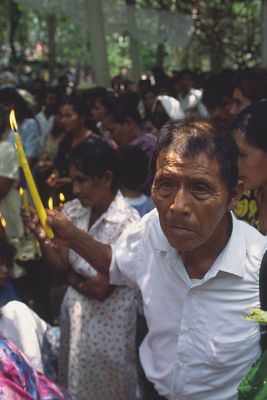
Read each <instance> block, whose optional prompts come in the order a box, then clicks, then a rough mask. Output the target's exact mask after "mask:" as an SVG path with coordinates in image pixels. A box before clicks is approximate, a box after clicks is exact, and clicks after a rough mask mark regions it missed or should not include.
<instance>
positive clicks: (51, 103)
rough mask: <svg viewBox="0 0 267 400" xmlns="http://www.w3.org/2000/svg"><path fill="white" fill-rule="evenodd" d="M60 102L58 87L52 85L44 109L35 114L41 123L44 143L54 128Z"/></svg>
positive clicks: (47, 93) (48, 89)
mask: <svg viewBox="0 0 267 400" xmlns="http://www.w3.org/2000/svg"><path fill="white" fill-rule="evenodd" d="M58 102H59V99H58V95H57V92H56V89H55V88H52V87H51V88H47V89H46V94H45V99H44V104H43V106H42V109H41V111H39V113H38V114H37V115H36V116H35V119H36V121H37V122H38V124H39V128H40V132H41V141H42V144H44V141H45V139H46V137H47V135H48V134H49V133H50V132H51V131H52V128H53V126H54V120H55V114H56V112H57V107H58Z"/></svg>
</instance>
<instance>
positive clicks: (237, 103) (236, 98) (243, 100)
mask: <svg viewBox="0 0 267 400" xmlns="http://www.w3.org/2000/svg"><path fill="white" fill-rule="evenodd" d="M251 103H252V102H251V99H249V98H248V97H246V96H245V95H244V94H243V92H242V90H241V89H240V88H239V87H236V88H235V89H234V93H233V99H232V104H231V107H230V114H231V115H234V116H236V115H237V114H239V113H240V112H241V111H242V110H244V109H245V108H246V107H248V106H249V105H250V104H251Z"/></svg>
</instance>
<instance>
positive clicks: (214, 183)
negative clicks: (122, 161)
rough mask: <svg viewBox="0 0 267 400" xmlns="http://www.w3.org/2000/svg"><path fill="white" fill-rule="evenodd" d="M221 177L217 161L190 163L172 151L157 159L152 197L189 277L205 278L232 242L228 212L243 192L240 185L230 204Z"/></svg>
mask: <svg viewBox="0 0 267 400" xmlns="http://www.w3.org/2000/svg"><path fill="white" fill-rule="evenodd" d="M220 175H221V174H220V169H219V165H218V163H217V161H216V160H215V159H214V158H209V157H207V156H206V155H204V154H201V155H199V156H196V157H195V158H194V159H192V160H191V159H190V160H187V159H184V158H183V157H182V156H181V155H180V154H179V153H177V152H176V151H174V150H172V149H170V150H165V151H162V153H161V155H160V157H159V159H158V163H157V172H156V176H155V179H154V183H153V186H152V197H153V200H154V203H155V205H156V207H157V209H158V212H159V218H160V224H161V228H162V230H163V232H164V233H165V235H166V237H167V239H168V241H169V243H170V244H171V245H172V246H173V247H174V248H175V249H177V250H178V251H179V253H180V254H181V257H182V259H183V262H184V264H185V268H186V270H187V272H188V275H189V277H190V278H203V277H204V275H205V274H206V272H207V271H208V270H209V268H210V267H211V265H212V264H213V262H214V261H215V259H216V258H217V256H218V255H219V253H220V252H221V251H222V249H223V248H224V247H225V245H226V243H227V242H228V240H229V238H230V234H231V220H230V218H229V211H230V210H231V209H232V208H233V207H234V205H235V203H236V202H237V201H238V200H239V198H240V196H241V193H242V189H243V187H242V184H241V183H239V184H238V187H237V188H236V190H235V192H234V194H233V196H232V197H231V198H230V199H229V193H228V189H227V187H226V185H225V183H224V182H223V180H222V178H221V176H220Z"/></svg>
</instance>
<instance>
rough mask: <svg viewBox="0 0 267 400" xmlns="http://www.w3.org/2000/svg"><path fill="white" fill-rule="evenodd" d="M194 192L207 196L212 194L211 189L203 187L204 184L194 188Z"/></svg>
mask: <svg viewBox="0 0 267 400" xmlns="http://www.w3.org/2000/svg"><path fill="white" fill-rule="evenodd" d="M192 190H193V192H194V193H196V194H199V195H206V194H208V193H209V192H210V189H209V187H208V186H206V185H203V184H196V185H194V186H193V189H192Z"/></svg>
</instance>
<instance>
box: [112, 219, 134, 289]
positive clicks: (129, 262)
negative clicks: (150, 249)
mask: <svg viewBox="0 0 267 400" xmlns="http://www.w3.org/2000/svg"><path fill="white" fill-rule="evenodd" d="M141 264H142V224H141V222H140V223H139V224H137V225H134V226H131V227H129V228H127V229H126V230H125V231H124V232H123V234H122V235H121V236H120V238H119V239H118V241H117V242H116V244H114V245H112V261H111V265H110V272H109V276H110V283H111V284H115V285H118V286H129V287H131V288H136V287H138V284H137V270H138V269H139V266H140V265H141Z"/></svg>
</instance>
